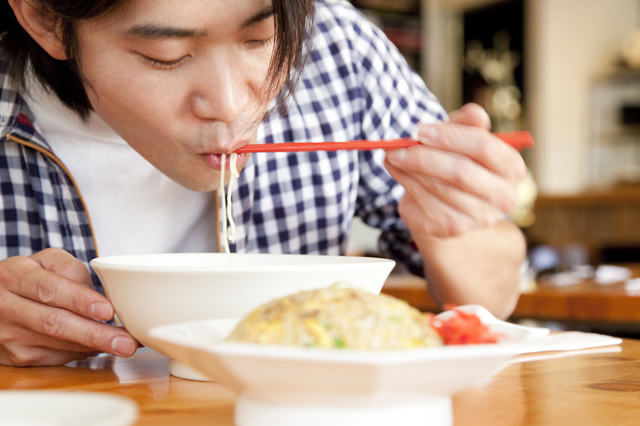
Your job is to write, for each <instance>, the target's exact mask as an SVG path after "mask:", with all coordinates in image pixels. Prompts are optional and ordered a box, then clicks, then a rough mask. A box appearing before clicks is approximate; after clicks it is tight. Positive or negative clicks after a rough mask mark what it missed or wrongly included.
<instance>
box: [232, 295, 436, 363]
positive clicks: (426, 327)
mask: <svg viewBox="0 0 640 426" xmlns="http://www.w3.org/2000/svg"><path fill="white" fill-rule="evenodd" d="M227 341H232V342H252V343H261V344H274V345H289V346H303V347H317V348H345V349H356V350H370V351H388V350H403V349H413V348H424V347H435V346H442V344H443V343H442V339H441V338H440V335H439V334H438V332H437V331H436V330H435V329H434V328H433V327H432V326H431V316H429V315H427V314H424V313H422V312H420V311H418V310H417V309H415V308H413V307H411V306H409V305H408V304H407V303H406V302H404V301H401V300H399V299H396V298H394V297H391V296H388V295H384V294H380V295H374V294H371V293H368V292H365V291H363V290H358V289H352V288H338V287H332V288H327V289H321V290H314V291H306V292H301V293H298V294H294V295H291V296H286V297H282V298H279V299H276V300H273V301H271V302H269V303H266V304H264V305H262V306H260V307H259V308H257V309H256V310H254V311H253V312H251V313H250V314H248V315H247V316H246V317H245V318H244V319H242V320H241V321H240V322H239V323H238V325H237V326H236V328H235V329H234V330H233V331H232V332H231V334H230V335H229V337H227Z"/></svg>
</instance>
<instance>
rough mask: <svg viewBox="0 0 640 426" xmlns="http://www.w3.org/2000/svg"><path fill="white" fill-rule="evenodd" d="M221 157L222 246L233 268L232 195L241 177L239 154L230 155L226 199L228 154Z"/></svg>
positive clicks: (233, 229) (234, 226)
mask: <svg viewBox="0 0 640 426" xmlns="http://www.w3.org/2000/svg"><path fill="white" fill-rule="evenodd" d="M221 155H222V158H221V164H222V167H221V169H220V192H221V194H222V244H223V245H224V250H225V253H227V262H229V266H231V255H230V253H231V250H230V249H229V241H231V242H232V243H233V242H235V241H236V223H235V221H234V220H233V213H232V207H231V206H232V201H231V193H232V192H233V182H234V181H235V180H236V178H237V177H238V176H239V173H238V169H237V167H236V160H237V157H238V154H236V153H235V152H233V153H231V154H230V155H229V188H228V189H227V194H226V197H225V191H224V170H225V168H226V160H227V154H224V153H223V154H221ZM227 228H229V229H227Z"/></svg>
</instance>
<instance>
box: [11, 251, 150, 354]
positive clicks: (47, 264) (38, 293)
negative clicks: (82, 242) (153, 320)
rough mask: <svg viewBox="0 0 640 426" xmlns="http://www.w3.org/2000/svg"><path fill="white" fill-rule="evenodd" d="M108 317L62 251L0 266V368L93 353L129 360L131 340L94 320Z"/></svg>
mask: <svg viewBox="0 0 640 426" xmlns="http://www.w3.org/2000/svg"><path fill="white" fill-rule="evenodd" d="M113 315H114V309H113V306H112V305H111V303H110V302H109V300H108V299H107V298H106V297H104V296H103V295H101V294H100V293H98V292H96V291H95V290H94V288H93V284H92V283H91V276H90V274H89V271H88V270H87V268H86V267H85V266H84V265H83V264H82V262H80V261H79V260H77V259H76V258H74V257H73V256H72V255H71V254H69V253H68V252H66V251H64V250H61V249H51V248H50V249H46V250H43V251H41V252H38V253H36V254H33V255H31V256H28V257H26V256H14V257H9V258H7V259H5V260H4V261H2V262H0V365H12V366H36V365H62V364H65V363H67V362H70V361H73V360H77V359H84V358H87V357H89V356H91V355H95V354H97V353H99V352H108V353H110V354H113V355H118V356H125V357H126V356H131V355H133V353H135V351H136V348H137V347H138V343H137V341H136V340H135V339H134V338H133V337H132V336H131V335H130V334H129V333H127V332H126V331H125V330H123V329H121V328H118V327H114V326H111V325H108V324H104V323H102V322H100V321H109V320H111V319H112V318H113Z"/></svg>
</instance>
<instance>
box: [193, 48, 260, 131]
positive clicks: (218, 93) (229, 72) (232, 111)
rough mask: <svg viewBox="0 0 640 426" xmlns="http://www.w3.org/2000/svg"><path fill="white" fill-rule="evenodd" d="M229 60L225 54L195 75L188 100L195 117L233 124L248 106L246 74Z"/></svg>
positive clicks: (249, 91) (249, 87)
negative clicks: (193, 87) (194, 85)
mask: <svg viewBox="0 0 640 426" xmlns="http://www.w3.org/2000/svg"><path fill="white" fill-rule="evenodd" d="M231 59H232V58H230V57H228V56H227V55H219V56H218V57H216V58H212V60H211V61H210V64H209V66H207V67H206V68H205V69H203V70H202V75H199V76H197V85H196V87H195V89H194V91H193V93H192V95H191V101H190V102H191V108H192V110H193V113H194V114H195V115H196V116H197V117H199V118H202V119H207V120H216V121H222V122H225V123H233V122H234V121H236V120H237V119H238V118H239V117H240V116H241V115H242V113H243V111H245V110H246V109H247V107H248V106H249V102H250V97H251V85H250V82H249V80H248V79H247V74H246V73H245V72H243V70H242V69H241V68H242V67H240V66H238V64H237V61H236V63H235V64H234V62H233V61H232V60H231Z"/></svg>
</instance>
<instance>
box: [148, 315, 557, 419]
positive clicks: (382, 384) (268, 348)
mask: <svg viewBox="0 0 640 426" xmlns="http://www.w3.org/2000/svg"><path fill="white" fill-rule="evenodd" d="M461 309H463V310H465V311H468V312H474V313H476V314H477V315H478V316H479V317H480V319H481V320H482V321H483V322H484V323H486V324H487V325H488V326H489V327H490V328H491V330H492V331H494V332H497V333H501V334H502V335H503V336H504V337H503V339H502V340H501V342H500V343H497V344H478V345H463V346H445V347H439V348H431V349H415V350H407V351H389V352H370V351H354V350H344V349H312V348H296V347H285V346H272V345H257V344H248V343H227V342H224V341H223V340H224V338H225V337H226V336H227V335H228V334H229V332H230V331H231V330H232V329H233V327H234V326H235V324H236V323H237V320H229V319H227V320H225V319H217V320H206V321H197V322H189V323H182V324H175V325H166V326H161V327H155V328H152V329H151V330H150V331H149V334H150V335H151V336H152V337H153V338H155V339H156V340H157V342H158V346H157V348H158V350H160V351H162V352H163V353H165V354H167V355H169V356H170V357H171V358H172V359H174V360H177V361H179V362H181V363H183V364H185V365H187V366H189V367H191V368H193V369H195V370H197V371H200V372H201V373H203V374H205V375H206V376H209V377H211V378H212V379H213V380H217V381H219V382H220V383H221V384H223V385H225V386H227V387H230V388H231V389H234V390H235V391H236V392H237V393H238V399H237V402H236V409H235V420H236V424H237V426H271V425H273V426H276V425H277V426H294V425H295V426H299V425H302V424H304V425H305V426H316V425H317V426H326V425H329V424H330V425H332V426H342V425H344V426H346V425H349V426H357V425H367V426H382V425H385V426H387V425H390V424H402V425H403V426H414V425H415V426H417V425H420V426H424V425H425V424H427V423H426V419H428V424H429V425H434V426H436V425H437V426H445V425H447V426H448V425H451V424H453V418H452V410H451V396H452V395H453V394H455V393H457V392H459V391H461V390H463V389H465V388H468V387H470V386H472V385H473V384H474V383H476V382H477V381H478V380H480V379H483V378H486V377H489V376H491V375H492V374H494V373H495V372H496V371H497V370H498V369H499V368H500V367H501V366H502V365H504V364H505V363H506V362H507V361H508V360H509V359H510V358H512V357H513V356H514V355H516V354H518V353H522V352H523V345H525V344H526V343H527V342H529V341H531V339H535V338H537V337H541V336H545V335H547V334H548V333H549V330H548V329H535V328H531V327H522V326H518V325H514V324H509V323H506V322H503V321H499V320H497V319H496V318H495V317H493V316H492V315H491V314H490V313H489V312H488V311H486V310H485V309H484V308H481V307H479V306H471V305H469V306H464V307H461ZM441 315H450V313H443V314H441Z"/></svg>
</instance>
